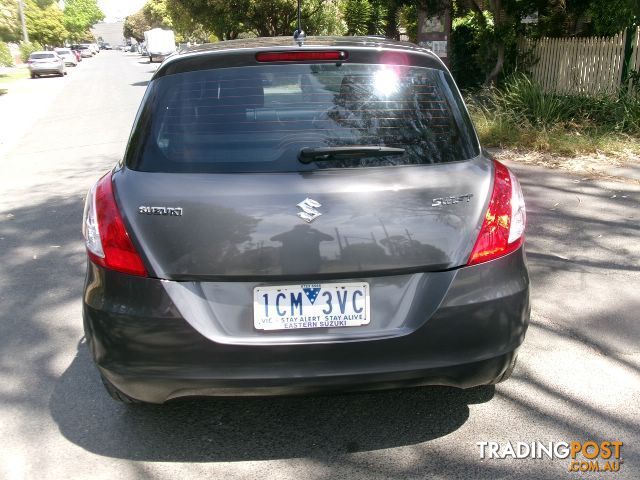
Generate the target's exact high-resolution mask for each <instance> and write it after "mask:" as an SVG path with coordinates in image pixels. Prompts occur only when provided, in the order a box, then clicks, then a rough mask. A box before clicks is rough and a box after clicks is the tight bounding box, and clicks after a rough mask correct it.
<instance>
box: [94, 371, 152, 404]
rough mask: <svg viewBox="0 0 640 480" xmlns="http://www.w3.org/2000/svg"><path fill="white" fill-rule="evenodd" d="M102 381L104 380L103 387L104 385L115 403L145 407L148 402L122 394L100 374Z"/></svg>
mask: <svg viewBox="0 0 640 480" xmlns="http://www.w3.org/2000/svg"><path fill="white" fill-rule="evenodd" d="M100 379H101V380H102V385H104V388H105V390H106V391H107V393H108V394H109V396H110V397H111V398H113V399H114V400H115V401H117V402H120V403H124V404H127V405H145V404H146V402H143V401H142V400H136V399H135V398H132V397H130V396H129V395H127V394H126V393H123V392H121V391H120V390H118V388H117V387H116V386H115V385H113V384H112V383H111V382H110V381H109V380H107V379H106V378H105V376H104V375H102V374H100Z"/></svg>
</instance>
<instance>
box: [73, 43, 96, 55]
mask: <svg viewBox="0 0 640 480" xmlns="http://www.w3.org/2000/svg"><path fill="white" fill-rule="evenodd" d="M71 48H72V49H73V50H78V51H79V52H80V55H81V56H82V58H91V57H93V55H94V53H93V49H91V48H90V47H89V45H88V44H86V43H81V44H78V45H71Z"/></svg>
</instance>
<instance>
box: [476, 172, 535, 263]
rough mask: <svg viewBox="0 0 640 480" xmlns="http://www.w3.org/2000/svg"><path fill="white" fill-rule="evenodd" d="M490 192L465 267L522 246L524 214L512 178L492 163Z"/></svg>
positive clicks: (515, 184) (522, 205)
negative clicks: (485, 210)
mask: <svg viewBox="0 0 640 480" xmlns="http://www.w3.org/2000/svg"><path fill="white" fill-rule="evenodd" d="M493 164H494V169H495V172H494V180H493V192H492V193H491V199H490V200H489V207H488V208H487V213H486V214H485V216H484V220H483V221H482V227H481V228H480V234H479V235H478V239H477V240H476V244H475V246H474V247H473V250H472V252H471V256H470V257H469V262H468V263H467V264H468V265H475V264H477V263H482V262H488V261H489V260H493V259H495V258H498V257H501V256H503V255H506V254H508V253H511V252H513V251H514V250H516V249H517V248H518V247H519V246H520V245H522V243H523V242H524V227H525V224H526V212H525V206H524V196H523V195H522V189H521V188H520V184H519V183H518V180H517V179H516V177H515V176H514V175H513V174H512V173H511V172H510V171H509V169H508V168H507V167H505V166H504V165H503V164H501V163H500V162H497V161H495V160H494V162H493Z"/></svg>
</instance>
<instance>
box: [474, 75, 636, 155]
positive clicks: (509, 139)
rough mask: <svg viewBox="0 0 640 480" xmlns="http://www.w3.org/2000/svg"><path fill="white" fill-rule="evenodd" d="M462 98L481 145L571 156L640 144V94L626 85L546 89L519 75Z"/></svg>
mask: <svg viewBox="0 0 640 480" xmlns="http://www.w3.org/2000/svg"><path fill="white" fill-rule="evenodd" d="M467 103H468V105H469V110H470V112H471V114H472V116H473V119H474V123H475V125H476V129H477V131H478V134H479V135H480V138H481V140H482V142H483V144H484V145H485V146H512V147H525V148H530V149H535V150H543V151H550V152H553V153H558V154H563V155H574V154H576V153H580V152H594V151H596V150H601V149H604V150H609V151H613V150H616V149H620V148H622V149H624V148H628V147H629V148H632V149H633V150H634V151H638V145H640V96H639V95H636V94H634V93H633V92H627V91H625V90H621V91H620V92H618V94H616V95H601V96H598V97H593V96H584V95H562V94H554V93H546V92H544V91H543V90H542V88H541V87H540V86H539V85H538V84H536V83H535V82H534V81H532V80H531V79H530V78H528V77H526V76H524V75H522V74H520V75H514V76H511V77H509V78H508V79H507V80H506V81H505V84H504V86H503V87H501V88H486V89H482V90H479V91H477V92H475V93H474V94H473V95H472V96H468V97H467Z"/></svg>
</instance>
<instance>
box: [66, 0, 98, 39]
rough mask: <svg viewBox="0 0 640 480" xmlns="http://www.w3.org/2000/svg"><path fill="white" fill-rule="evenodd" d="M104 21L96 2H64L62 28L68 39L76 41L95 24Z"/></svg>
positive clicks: (91, 0)
mask: <svg viewBox="0 0 640 480" xmlns="http://www.w3.org/2000/svg"><path fill="white" fill-rule="evenodd" d="M101 20H104V13H103V12H102V10H100V7H99V6H98V2H97V1H96V0H65V3H64V26H65V28H66V29H67V31H68V32H69V38H70V39H71V40H74V41H77V40H79V39H80V38H82V37H84V36H85V35H86V32H87V31H88V30H89V29H90V28H91V27H92V26H93V25H95V24H96V23H97V22H99V21H101Z"/></svg>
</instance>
